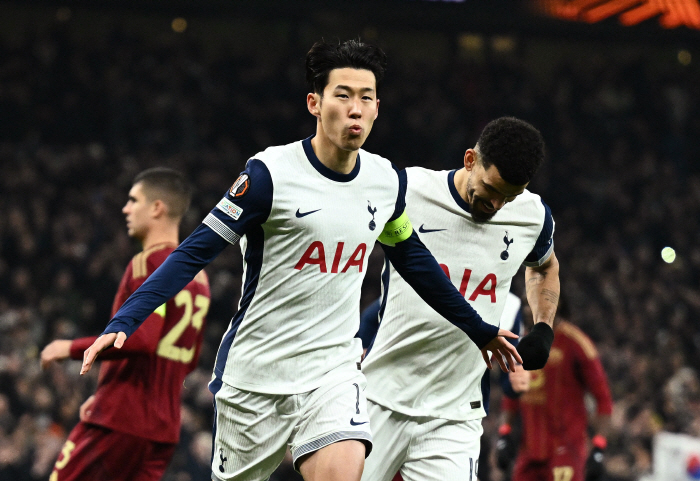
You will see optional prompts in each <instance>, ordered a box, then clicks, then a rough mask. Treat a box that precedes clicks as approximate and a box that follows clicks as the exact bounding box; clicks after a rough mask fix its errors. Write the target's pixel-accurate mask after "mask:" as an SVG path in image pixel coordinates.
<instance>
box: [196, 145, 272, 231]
mask: <svg viewBox="0 0 700 481" xmlns="http://www.w3.org/2000/svg"><path fill="white" fill-rule="evenodd" d="M271 209H272V177H270V171H269V170H267V166H266V165H265V164H264V163H263V162H262V161H261V160H258V159H250V160H249V161H248V163H247V164H246V169H245V170H244V171H243V172H241V175H240V176H239V177H238V179H236V182H234V183H233V185H232V186H231V188H230V189H229V190H228V191H227V192H226V194H224V197H223V198H222V199H221V200H220V201H219V203H218V204H216V207H214V208H213V209H212V211H211V212H210V213H209V215H207V216H206V217H205V218H204V220H203V221H202V223H203V224H205V225H207V226H209V227H210V228H211V230H213V231H214V232H216V233H217V234H219V235H220V236H221V237H223V238H224V239H226V240H227V241H228V242H229V243H231V244H235V243H236V242H238V240H239V239H240V238H241V237H243V236H244V235H246V234H247V233H248V231H250V229H251V228H253V227H257V226H259V225H261V224H263V223H264V222H265V221H266V220H267V218H268V217H269V216H270V211H271Z"/></svg>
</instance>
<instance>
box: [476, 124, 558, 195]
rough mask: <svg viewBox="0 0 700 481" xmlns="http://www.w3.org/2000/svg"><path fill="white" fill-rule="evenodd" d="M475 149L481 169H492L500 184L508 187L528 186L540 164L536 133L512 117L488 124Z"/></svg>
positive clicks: (540, 148) (541, 156)
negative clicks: (501, 182) (502, 182)
mask: <svg viewBox="0 0 700 481" xmlns="http://www.w3.org/2000/svg"><path fill="white" fill-rule="evenodd" d="M477 145H478V152H479V154H480V158H481V162H482V164H483V166H484V169H488V168H489V167H491V166H492V165H495V166H496V168H497V169H498V173H499V174H500V175H501V177H502V178H503V180H505V181H506V182H508V183H509V184H511V185H525V184H527V183H528V182H530V180H532V177H533V176H534V175H535V172H537V169H538V168H539V167H540V165H541V164H542V161H543V160H544V139H543V138H542V134H541V133H540V131H539V130H537V129H536V128H535V127H533V126H532V125H530V124H529V123H527V122H525V121H524V120H520V119H516V118H515V117H500V118H498V119H496V120H492V121H491V122H489V123H488V124H487V125H486V127H484V130H483V131H482V132H481V135H480V136H479V141H478V142H477Z"/></svg>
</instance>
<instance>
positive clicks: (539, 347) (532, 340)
mask: <svg viewBox="0 0 700 481" xmlns="http://www.w3.org/2000/svg"><path fill="white" fill-rule="evenodd" d="M553 342H554V331H553V330H552V328H551V327H549V325H548V324H547V323H544V322H538V323H537V324H535V325H534V326H533V328H532V330H531V331H530V333H529V334H528V335H527V336H525V337H523V338H522V339H520V342H519V343H518V352H519V353H520V355H521V356H522V357H523V359H524V361H523V368H524V369H525V370H526V371H537V370H538V369H542V368H543V367H544V366H545V364H547V359H549V350H550V349H551V348H552V343H553Z"/></svg>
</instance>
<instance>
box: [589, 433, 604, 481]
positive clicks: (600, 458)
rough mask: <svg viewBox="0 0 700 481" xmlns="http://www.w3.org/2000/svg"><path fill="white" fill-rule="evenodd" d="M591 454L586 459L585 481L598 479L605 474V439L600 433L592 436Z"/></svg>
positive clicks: (597, 480)
mask: <svg viewBox="0 0 700 481" xmlns="http://www.w3.org/2000/svg"><path fill="white" fill-rule="evenodd" d="M592 442H593V447H592V448H591V454H589V455H588V460H587V461H586V481H599V480H601V479H603V476H605V464H604V463H605V449H606V448H607V446H608V442H607V440H606V439H605V438H604V437H603V436H601V435H600V434H598V435H596V436H594V437H593V440H592Z"/></svg>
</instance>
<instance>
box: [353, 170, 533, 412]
mask: <svg viewBox="0 0 700 481" xmlns="http://www.w3.org/2000/svg"><path fill="white" fill-rule="evenodd" d="M407 173H408V190H407V192H406V212H407V213H408V216H409V218H410V219H411V222H412V223H413V226H414V229H415V230H416V231H418V232H419V234H418V235H419V236H420V238H421V240H422V241H423V243H424V244H425V245H426V246H427V247H428V249H430V251H431V252H432V253H433V255H434V256H435V258H436V259H437V260H438V262H440V263H441V264H443V265H444V266H446V268H447V269H448V270H449V275H450V278H451V280H452V283H453V284H454V285H455V287H457V289H459V290H460V291H464V295H465V297H466V298H467V300H468V301H469V302H470V304H471V305H472V307H474V309H476V311H477V312H478V313H479V314H480V315H481V317H482V318H483V319H484V321H485V322H488V323H490V324H493V325H498V324H499V321H500V317H501V313H502V311H503V307H504V303H505V301H506V298H507V295H508V291H509V288H510V284H511V279H512V278H513V276H514V275H515V274H516V273H517V272H518V269H519V268H520V266H521V264H522V263H523V260H524V259H525V257H526V256H527V255H528V254H529V253H530V252H531V251H532V250H533V247H534V245H535V243H536V241H537V238H538V236H539V235H540V232H541V231H542V226H543V223H544V220H545V208H544V205H543V204H542V202H541V200H540V197H539V196H537V195H535V194H533V193H531V192H529V191H527V190H526V191H525V192H523V193H522V194H521V195H519V196H518V197H517V198H516V199H515V200H514V201H513V202H510V203H508V204H506V205H505V206H504V207H503V208H502V209H501V210H500V211H499V212H498V213H497V214H496V215H495V216H494V217H493V218H492V219H491V220H490V221H487V222H484V223H477V222H474V221H473V220H472V218H471V214H469V213H468V212H466V211H465V210H463V209H462V208H461V207H460V205H459V204H458V203H457V201H456V200H455V198H454V197H453V195H452V193H451V192H450V190H449V187H448V175H449V172H448V171H442V172H435V171H430V170H427V169H422V168H410V169H407ZM438 229H443V230H438ZM429 230H433V232H425V233H421V231H429ZM504 238H507V239H508V240H509V245H508V249H507V252H508V256H507V259H506V260H503V259H502V256H501V254H502V252H503V251H505V250H506V243H505V241H504ZM389 269H390V280H389V285H388V294H387V297H386V307H385V310H384V313H383V318H382V319H381V324H380V326H379V331H378V333H377V336H376V338H375V340H374V344H373V347H372V349H371V351H370V352H369V354H368V355H367V358H366V359H365V361H364V363H363V372H364V373H365V375H366V376H367V379H368V388H367V398H368V399H370V400H372V401H374V402H375V403H378V404H381V405H382V406H384V407H387V408H389V409H392V410H394V411H396V412H398V413H403V414H406V415H411V416H429V417H434V418H442V419H451V420H470V419H479V418H482V417H483V416H485V411H484V408H483V400H482V393H481V377H482V375H483V373H484V369H485V364H484V361H483V359H482V357H481V352H480V351H479V349H478V348H477V347H476V345H475V344H474V343H472V342H471V341H470V340H469V338H468V337H467V336H465V335H464V333H463V332H462V331H460V330H459V329H458V328H456V327H455V326H453V325H452V324H450V323H449V322H448V321H447V320H446V319H444V318H442V317H441V316H440V315H439V314H437V313H436V312H435V311H434V310H433V309H432V308H431V307H430V306H428V305H427V304H426V303H425V302H423V300H422V299H420V297H418V295H417V294H416V293H415V291H414V290H413V289H412V288H411V287H410V286H409V285H408V284H407V283H406V282H405V281H404V280H403V279H402V278H401V276H400V275H399V274H398V273H397V272H396V271H395V270H394V269H393V267H391V266H389ZM479 286H481V288H479ZM385 289H386V287H385ZM383 295H384V293H383Z"/></svg>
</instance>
